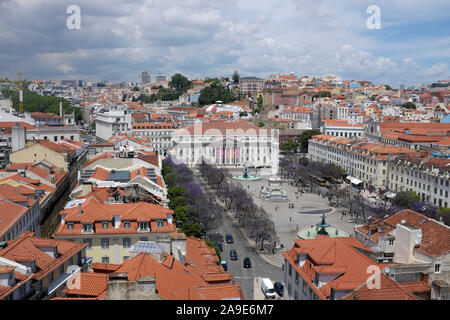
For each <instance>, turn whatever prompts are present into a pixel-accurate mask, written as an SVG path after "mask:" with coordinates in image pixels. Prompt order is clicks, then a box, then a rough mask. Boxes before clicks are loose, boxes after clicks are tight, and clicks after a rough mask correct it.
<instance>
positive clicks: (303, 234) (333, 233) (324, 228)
mask: <svg viewBox="0 0 450 320" xmlns="http://www.w3.org/2000/svg"><path fill="white" fill-rule="evenodd" d="M321 235H322V236H328V237H330V238H338V237H348V236H349V235H348V234H347V233H345V232H343V231H341V230H338V229H336V228H332V227H331V226H330V225H329V224H328V223H326V222H325V214H323V215H322V221H321V222H320V223H318V224H316V226H315V227H314V226H311V227H307V228H303V229H301V230H300V231H299V232H298V233H297V236H298V237H299V238H300V239H304V240H307V239H315V238H316V237H317V236H321Z"/></svg>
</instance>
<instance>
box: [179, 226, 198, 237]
mask: <svg viewBox="0 0 450 320" xmlns="http://www.w3.org/2000/svg"><path fill="white" fill-rule="evenodd" d="M181 232H183V233H184V234H185V235H187V236H188V237H196V238H200V237H201V236H202V230H201V229H200V227H199V226H198V224H196V223H192V222H185V223H183V226H182V227H181Z"/></svg>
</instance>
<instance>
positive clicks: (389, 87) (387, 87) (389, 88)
mask: <svg viewBox="0 0 450 320" xmlns="http://www.w3.org/2000/svg"><path fill="white" fill-rule="evenodd" d="M384 87H385V88H386V90H392V88H391V86H389V85H387V84H386V85H385V86H384Z"/></svg>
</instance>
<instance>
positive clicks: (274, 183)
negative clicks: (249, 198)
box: [260, 176, 288, 201]
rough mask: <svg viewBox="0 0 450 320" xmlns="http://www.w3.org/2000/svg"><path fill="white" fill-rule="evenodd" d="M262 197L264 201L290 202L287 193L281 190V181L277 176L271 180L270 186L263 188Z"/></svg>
mask: <svg viewBox="0 0 450 320" xmlns="http://www.w3.org/2000/svg"><path fill="white" fill-rule="evenodd" d="M260 195H261V198H263V199H264V200H276V201H285V200H288V197H287V194H286V191H284V190H283V189H281V179H280V178H279V177H276V176H275V177H271V178H270V179H269V185H267V186H264V187H262V188H261V193H260Z"/></svg>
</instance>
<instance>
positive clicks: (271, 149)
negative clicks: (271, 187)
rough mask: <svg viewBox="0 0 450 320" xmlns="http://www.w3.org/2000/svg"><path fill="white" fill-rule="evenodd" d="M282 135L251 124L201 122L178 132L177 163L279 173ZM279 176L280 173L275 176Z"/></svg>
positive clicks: (174, 141) (175, 154)
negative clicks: (280, 137) (245, 167)
mask: <svg viewBox="0 0 450 320" xmlns="http://www.w3.org/2000/svg"><path fill="white" fill-rule="evenodd" d="M278 135H279V132H278V130H277V129H265V128H259V127H257V126H255V125H253V124H252V123H250V122H247V121H242V120H238V121H234V122H199V123H196V124H194V125H192V126H189V127H186V128H181V129H178V130H175V132H174V135H173V143H174V147H173V149H172V151H171V155H172V158H173V160H178V161H180V162H182V163H184V164H186V165H187V166H190V167H192V166H195V165H198V164H201V163H202V161H205V162H208V163H210V164H213V165H216V166H229V167H244V166H245V165H247V166H249V167H253V166H254V167H264V168H272V170H271V171H275V170H278V161H279V158H278V156H279V155H278V154H279V141H278V140H279V139H278V138H279V137H278ZM275 173H276V172H275Z"/></svg>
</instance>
